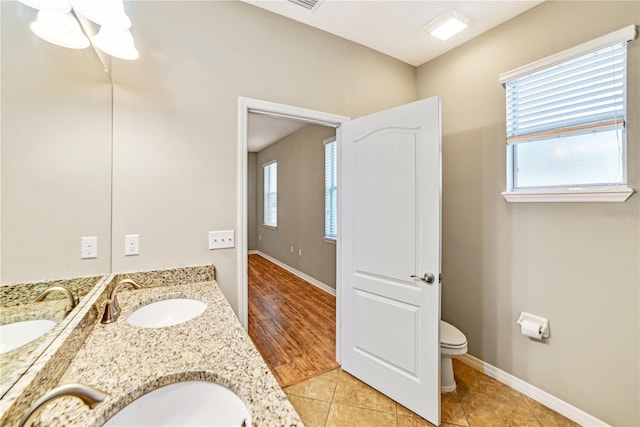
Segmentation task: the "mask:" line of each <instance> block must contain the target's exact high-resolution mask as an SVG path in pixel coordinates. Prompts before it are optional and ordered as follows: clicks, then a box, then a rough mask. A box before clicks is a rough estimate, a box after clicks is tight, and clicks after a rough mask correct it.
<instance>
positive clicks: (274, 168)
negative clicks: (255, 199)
mask: <svg viewBox="0 0 640 427" xmlns="http://www.w3.org/2000/svg"><path fill="white" fill-rule="evenodd" d="M263 169H264V225H267V226H270V227H277V226H278V163H277V162H275V161H273V162H270V163H266V164H265V165H263Z"/></svg>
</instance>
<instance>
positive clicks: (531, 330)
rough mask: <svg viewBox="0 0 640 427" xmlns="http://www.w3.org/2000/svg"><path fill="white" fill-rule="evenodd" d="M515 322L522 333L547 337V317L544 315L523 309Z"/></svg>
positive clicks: (533, 336) (534, 336)
mask: <svg viewBox="0 0 640 427" xmlns="http://www.w3.org/2000/svg"><path fill="white" fill-rule="evenodd" d="M517 323H518V325H520V332H521V333H522V334H523V335H526V336H529V337H532V338H536V339H542V338H548V337H549V319H547V318H545V317H542V316H537V315H535V314H531V313H527V312H526V311H523V312H522V313H520V317H519V318H518V322H517Z"/></svg>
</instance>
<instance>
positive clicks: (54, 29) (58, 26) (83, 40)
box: [30, 10, 89, 49]
mask: <svg viewBox="0 0 640 427" xmlns="http://www.w3.org/2000/svg"><path fill="white" fill-rule="evenodd" d="M30 28H31V31H33V33H34V34H35V35H37V36H38V37H40V38H41V39H43V40H46V41H48V42H49V43H53V44H55V45H58V46H62V47H66V48H70V49H84V48H86V47H89V39H88V38H87V37H86V36H85V35H84V34H83V33H82V30H81V29H80V24H78V21H77V20H76V18H75V17H74V16H73V15H72V14H71V13H70V12H66V13H59V12H50V11H46V10H41V11H39V12H38V18H37V19H36V21H35V22H32V23H31V25H30Z"/></svg>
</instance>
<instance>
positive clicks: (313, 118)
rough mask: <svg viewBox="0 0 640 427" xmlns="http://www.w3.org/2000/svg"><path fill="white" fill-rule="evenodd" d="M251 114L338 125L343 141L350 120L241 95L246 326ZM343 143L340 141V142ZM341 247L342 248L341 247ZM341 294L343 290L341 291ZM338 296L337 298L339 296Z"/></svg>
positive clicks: (241, 260)
mask: <svg viewBox="0 0 640 427" xmlns="http://www.w3.org/2000/svg"><path fill="white" fill-rule="evenodd" d="M249 114H259V115H262V116H267V117H274V118H280V119H282V118H285V119H290V120H294V121H298V122H303V123H307V124H318V125H323V126H329V127H333V128H336V130H337V134H336V139H337V140H338V141H339V126H340V125H341V124H342V123H343V122H345V121H348V120H349V118H348V117H344V116H338V115H334V114H330V113H324V112H319V111H314V110H309V109H305V108H300V107H293V106H289V105H284V104H277V103H273V102H268V101H262V100H257V99H251V98H243V97H241V98H239V100H238V186H239V188H238V194H240V195H241V196H240V197H239V200H238V227H237V229H238V239H236V241H237V242H239V247H238V252H237V256H238V260H237V265H238V266H239V270H238V275H237V277H238V302H239V304H238V305H239V317H240V321H241V323H242V325H243V326H244V328H245V329H248V325H249V316H248V313H249V310H248V303H249V298H248V258H247V254H248V249H249V247H248V236H249V232H248V212H249V202H248V137H249V132H248V126H249ZM338 143H339V142H338ZM337 249H338V250H339V248H337ZM337 294H338V295H339V290H337ZM338 295H337V297H339V296H338ZM336 316H337V318H336V323H337V325H338V326H337V328H336V333H337V336H336V360H337V361H338V363H339V362H340V357H339V355H340V350H339V342H340V340H339V331H340V327H339V325H340V323H339V322H340V319H339V314H338V313H336Z"/></svg>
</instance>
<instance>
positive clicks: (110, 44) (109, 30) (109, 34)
mask: <svg viewBox="0 0 640 427" xmlns="http://www.w3.org/2000/svg"><path fill="white" fill-rule="evenodd" d="M91 41H93V45H94V46H95V47H97V48H98V49H100V50H101V51H103V52H104V53H106V54H108V55H111V56H115V57H116V58H120V59H128V60H134V59H138V57H139V56H140V54H139V53H138V50H137V49H136V47H135V46H134V44H133V35H132V34H131V31H129V30H128V29H122V28H115V27H109V26H107V25H103V26H102V27H100V31H98V34H96V35H95V36H93V37H92V38H91Z"/></svg>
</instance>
